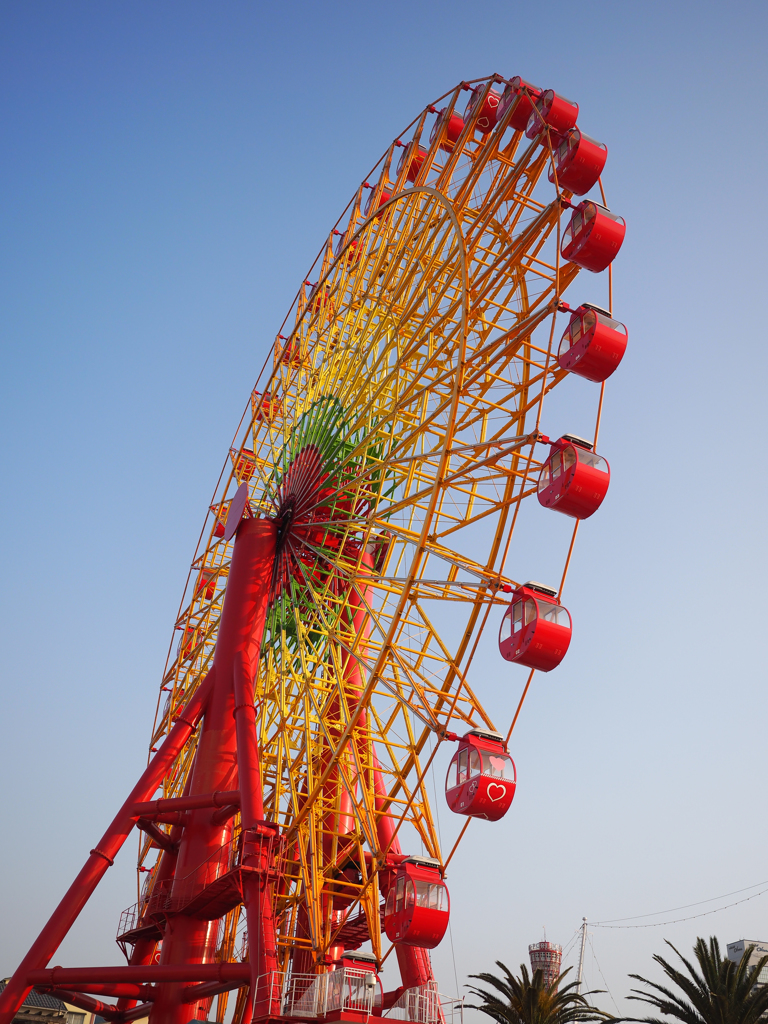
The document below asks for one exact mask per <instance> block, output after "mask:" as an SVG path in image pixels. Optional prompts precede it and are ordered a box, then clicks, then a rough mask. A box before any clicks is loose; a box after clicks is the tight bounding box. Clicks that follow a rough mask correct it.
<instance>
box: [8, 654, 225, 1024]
mask: <svg viewBox="0 0 768 1024" xmlns="http://www.w3.org/2000/svg"><path fill="white" fill-rule="evenodd" d="M214 674H215V670H213V669H212V670H211V671H210V672H209V673H208V675H207V676H206V677H205V680H204V681H203V682H202V684H201V685H200V686H199V687H198V689H197V691H196V692H195V693H194V694H193V696H192V698H191V699H190V701H189V702H188V704H187V705H186V707H185V708H184V709H183V710H182V711H181V713H180V714H179V715H178V716H177V718H176V724H175V725H174V726H173V727H172V728H171V731H170V732H169V733H168V735H167V737H166V738H165V740H164V741H163V742H162V743H161V745H160V748H159V750H158V751H157V753H156V754H155V756H154V757H153V758H152V761H151V762H150V763H149V765H148V766H147V767H146V769H145V770H144V772H143V773H142V776H141V778H140V779H139V781H138V782H137V783H136V785H135V786H134V788H133V790H132V792H131V794H130V795H129V797H128V799H127V800H126V801H125V803H124V804H123V806H122V807H121V808H120V810H119V811H118V812H117V815H116V817H115V818H114V820H113V821H112V823H111V825H110V826H109V828H108V829H107V831H106V832H105V833H104V835H103V836H102V837H101V839H100V840H99V842H98V844H97V845H96V847H95V848H94V849H93V850H92V851H91V855H90V857H89V858H88V860H87V861H86V862H85V865H84V867H83V868H82V870H81V871H80V873H79V874H78V876H77V878H75V880H74V882H73V883H72V885H71V886H70V887H69V889H68V890H67V892H66V894H65V895H64V898H63V899H62V901H61V902H60V903H59V905H58V907H57V908H56V910H54V912H53V914H52V915H51V917H50V918H49V920H48V923H47V924H46V925H45V927H44V928H43V930H42V931H41V932H40V934H39V935H38V937H37V939H36V940H35V941H34V943H33V944H32V947H31V949H30V950H29V952H28V953H27V955H26V956H25V957H24V959H23V960H22V962H21V963H20V964H19V966H18V967H17V969H16V972H15V974H14V975H13V977H12V978H11V980H10V981H9V982H8V984H7V985H6V987H5V989H4V991H3V992H2V993H1V994H0V1024H11V1021H12V1020H13V1018H14V1016H15V1015H16V1012H17V1011H18V1010H19V1008H20V1007H21V1005H22V1003H23V1002H24V1000H25V999H26V997H27V996H28V995H29V992H30V990H31V987H32V984H33V983H32V982H29V981H28V980H27V978H28V975H29V974H30V972H31V971H35V970H36V969H39V968H42V967H43V966H44V965H45V964H47V963H48V962H49V961H50V959H51V957H52V956H53V954H54V953H55V952H56V950H57V949H58V948H59V946H60V945H61V942H62V940H63V939H64V937H65V936H66V934H67V932H68V931H69V929H70V928H71V927H72V925H73V924H74V923H75V921H76V920H77V918H78V916H79V914H80V911H81V910H82V909H83V907H84V906H85V904H86V903H87V902H88V900H89V899H90V897H91V895H92V894H93V891H94V890H95V888H96V886H97V885H98V884H99V882H100V881H101V879H102V878H103V877H104V875H105V874H106V872H107V868H109V867H111V866H112V864H114V859H115V857H116V856H117V854H118V852H119V850H120V848H121V847H122V845H123V843H124V842H125V840H126V839H127V838H128V835H129V834H130V832H131V830H132V829H133V826H134V824H135V815H134V812H133V809H134V806H135V804H137V803H138V802H139V801H141V800H146V798H147V797H149V796H151V795H152V793H154V792H155V791H156V790H157V787H158V786H159V785H160V783H161V782H162V780H163V778H164V777H165V775H166V774H167V773H168V771H169V770H170V768H171V765H172V764H173V762H174V761H175V760H176V758H177V757H178V756H179V754H180V753H181V751H182V749H183V748H184V746H185V744H186V743H187V741H188V740H189V738H190V736H191V735H192V734H193V733H194V731H195V730H196V729H197V725H198V722H199V721H200V719H201V718H202V717H203V714H204V712H205V706H206V703H207V701H208V697H209V695H210V693H211V691H212V689H213V684H214ZM94 980H95V979H94ZM43 984H45V982H43Z"/></svg>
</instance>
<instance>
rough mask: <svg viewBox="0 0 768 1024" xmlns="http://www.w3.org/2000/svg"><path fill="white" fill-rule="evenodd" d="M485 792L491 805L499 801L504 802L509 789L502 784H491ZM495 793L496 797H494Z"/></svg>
mask: <svg viewBox="0 0 768 1024" xmlns="http://www.w3.org/2000/svg"><path fill="white" fill-rule="evenodd" d="M485 792H486V795H487V797H488V799H489V800H490V801H491V803H494V804H495V803H496V801H497V800H503V799H504V797H505V796H506V795H507V787H506V786H505V785H504V784H503V783H502V782H489V783H488V789H487V790H486V791H485ZM494 793H496V796H494V795H493V794H494Z"/></svg>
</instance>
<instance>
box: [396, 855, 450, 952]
mask: <svg viewBox="0 0 768 1024" xmlns="http://www.w3.org/2000/svg"><path fill="white" fill-rule="evenodd" d="M449 917H450V901H449V899H448V889H447V888H446V886H445V883H444V882H443V879H442V877H441V874H440V863H439V861H436V860H433V859H432V858H431V857H407V858H406V859H405V860H404V861H403V862H402V864H401V865H400V866H399V867H398V869H397V872H396V873H395V877H394V879H393V881H392V884H391V885H390V887H389V892H388V893H387V902H386V905H385V907H384V930H385V931H386V933H387V937H388V938H389V940H390V942H397V943H402V944H403V945H406V946H423V947H424V948H425V949H434V948H435V946H437V945H438V944H439V942H440V940H441V939H442V937H443V936H444V935H445V931H446V928H447V927H448V918H449Z"/></svg>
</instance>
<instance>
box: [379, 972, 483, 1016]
mask: <svg viewBox="0 0 768 1024" xmlns="http://www.w3.org/2000/svg"><path fill="white" fill-rule="evenodd" d="M383 1016H384V1017H389V1018H390V1019H391V1020H407V1021H412V1022H413V1024H464V1000H463V999H451V998H449V997H448V996H444V995H441V994H440V993H439V992H438V990H437V985H436V984H435V982H430V983H428V984H426V985H419V986H418V987H416V988H409V989H406V990H405V992H403V994H402V995H401V996H400V998H399V999H398V1000H397V1002H396V1003H393V1005H392V1006H390V1008H389V1009H388V1010H386V1011H385V1012H384V1014H383Z"/></svg>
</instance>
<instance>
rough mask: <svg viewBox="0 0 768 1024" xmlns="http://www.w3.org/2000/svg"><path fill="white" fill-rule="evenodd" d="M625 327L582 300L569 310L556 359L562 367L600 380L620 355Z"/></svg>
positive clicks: (622, 352) (623, 349)
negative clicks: (572, 309) (569, 315)
mask: <svg viewBox="0 0 768 1024" xmlns="http://www.w3.org/2000/svg"><path fill="white" fill-rule="evenodd" d="M626 350H627V328H626V327H625V326H624V324H622V323H619V321H618V320H614V319H613V317H612V316H611V314H610V313H609V312H608V311H607V310H605V309H601V308H600V307H599V306H592V305H590V304H589V303H587V302H585V303H583V304H582V305H581V306H579V308H578V309H575V310H574V311H573V313H572V314H571V319H570V321H569V322H568V326H567V327H566V329H565V333H564V334H563V337H562V339H561V341H560V348H559V350H558V353H557V361H558V363H559V364H560V366H561V367H562V368H563V369H564V370H569V371H570V372H571V373H576V374H578V376H579V377H585V378H586V379H587V380H593V381H597V382H601V381H604V380H607V379H608V377H610V376H611V374H612V373H613V371H614V370H615V369H616V367H617V366H618V365H619V363H620V362H621V360H622V359H623V358H624V353H625V352H626Z"/></svg>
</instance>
